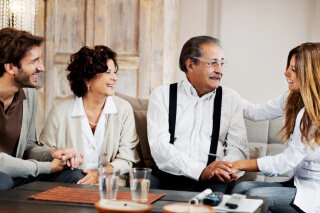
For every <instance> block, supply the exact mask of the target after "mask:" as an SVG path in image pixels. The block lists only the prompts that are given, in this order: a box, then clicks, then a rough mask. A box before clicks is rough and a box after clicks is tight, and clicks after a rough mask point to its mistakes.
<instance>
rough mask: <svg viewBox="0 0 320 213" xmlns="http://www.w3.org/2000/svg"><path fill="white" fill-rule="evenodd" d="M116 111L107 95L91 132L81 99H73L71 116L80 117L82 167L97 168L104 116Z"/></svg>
mask: <svg viewBox="0 0 320 213" xmlns="http://www.w3.org/2000/svg"><path fill="white" fill-rule="evenodd" d="M113 113H117V108H116V106H115V104H114V102H113V99H112V96H109V97H107V100H106V103H105V104H104V108H103V111H102V113H101V115H100V118H99V121H98V123H97V126H96V129H95V132H94V134H93V132H92V130H91V127H90V125H89V120H88V117H87V115H86V112H85V110H84V107H83V100H82V98H81V97H80V98H79V97H77V98H76V100H75V104H74V108H73V111H72V114H71V116H72V117H81V129H82V132H80V133H79V134H82V137H83V141H84V144H83V150H84V162H83V164H82V168H83V169H97V168H98V166H99V165H98V164H99V157H100V154H101V153H102V144H103V139H104V135H105V129H106V118H107V116H108V114H113Z"/></svg>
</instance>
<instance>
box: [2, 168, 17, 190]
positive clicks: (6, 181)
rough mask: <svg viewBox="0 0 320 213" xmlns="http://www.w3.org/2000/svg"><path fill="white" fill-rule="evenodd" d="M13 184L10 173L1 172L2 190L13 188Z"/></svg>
mask: <svg viewBox="0 0 320 213" xmlns="http://www.w3.org/2000/svg"><path fill="white" fill-rule="evenodd" d="M13 184H14V183H13V180H12V178H11V177H10V176H9V175H7V174H5V173H2V172H0V191H5V190H9V189H11V188H12V187H13Z"/></svg>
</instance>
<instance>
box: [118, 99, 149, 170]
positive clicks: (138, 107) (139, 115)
mask: <svg viewBox="0 0 320 213" xmlns="http://www.w3.org/2000/svg"><path fill="white" fill-rule="evenodd" d="M117 96H119V97H121V98H123V99H125V100H127V101H128V102H129V103H130V104H131V105H132V108H133V113H134V117H135V121H136V129H137V134H138V136H139V144H138V146H137V151H138V154H139V157H140V162H139V163H138V164H137V165H136V166H137V167H148V168H152V167H153V166H154V165H155V162H154V160H153V158H152V155H151V152H150V147H149V143H148V135H147V110H148V100H147V99H139V98H133V97H130V96H126V95H123V94H119V93H118V94H117Z"/></svg>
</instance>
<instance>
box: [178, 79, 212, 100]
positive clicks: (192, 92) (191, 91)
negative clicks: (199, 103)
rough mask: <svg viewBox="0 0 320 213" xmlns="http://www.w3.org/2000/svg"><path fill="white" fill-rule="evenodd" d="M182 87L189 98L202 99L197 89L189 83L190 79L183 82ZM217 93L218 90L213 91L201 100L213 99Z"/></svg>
mask: <svg viewBox="0 0 320 213" xmlns="http://www.w3.org/2000/svg"><path fill="white" fill-rule="evenodd" d="M181 85H182V88H183V89H184V91H185V93H186V94H187V95H188V96H190V97H196V98H200V97H199V96H198V93H197V91H196V89H195V88H194V87H193V86H192V84H191V83H190V82H189V80H188V79H184V80H182V83H181ZM215 92H216V90H213V91H211V92H209V93H207V94H205V95H203V96H202V97H201V98H200V99H211V98H212V97H213V95H214V94H215Z"/></svg>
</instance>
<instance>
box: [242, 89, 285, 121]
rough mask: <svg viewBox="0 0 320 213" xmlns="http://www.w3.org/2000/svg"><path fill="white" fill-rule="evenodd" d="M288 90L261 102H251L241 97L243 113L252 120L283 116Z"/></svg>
mask: <svg viewBox="0 0 320 213" xmlns="http://www.w3.org/2000/svg"><path fill="white" fill-rule="evenodd" d="M288 95H289V91H287V92H285V93H283V94H282V95H280V96H279V97H277V98H275V99H271V100H269V101H268V102H266V103H263V104H253V103H251V102H249V101H247V100H245V99H241V105H242V107H243V115H244V117H245V118H246V119H248V120H252V121H263V120H271V119H275V118H278V117H281V116H283V112H284V107H285V105H286V101H287V97H288Z"/></svg>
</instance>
